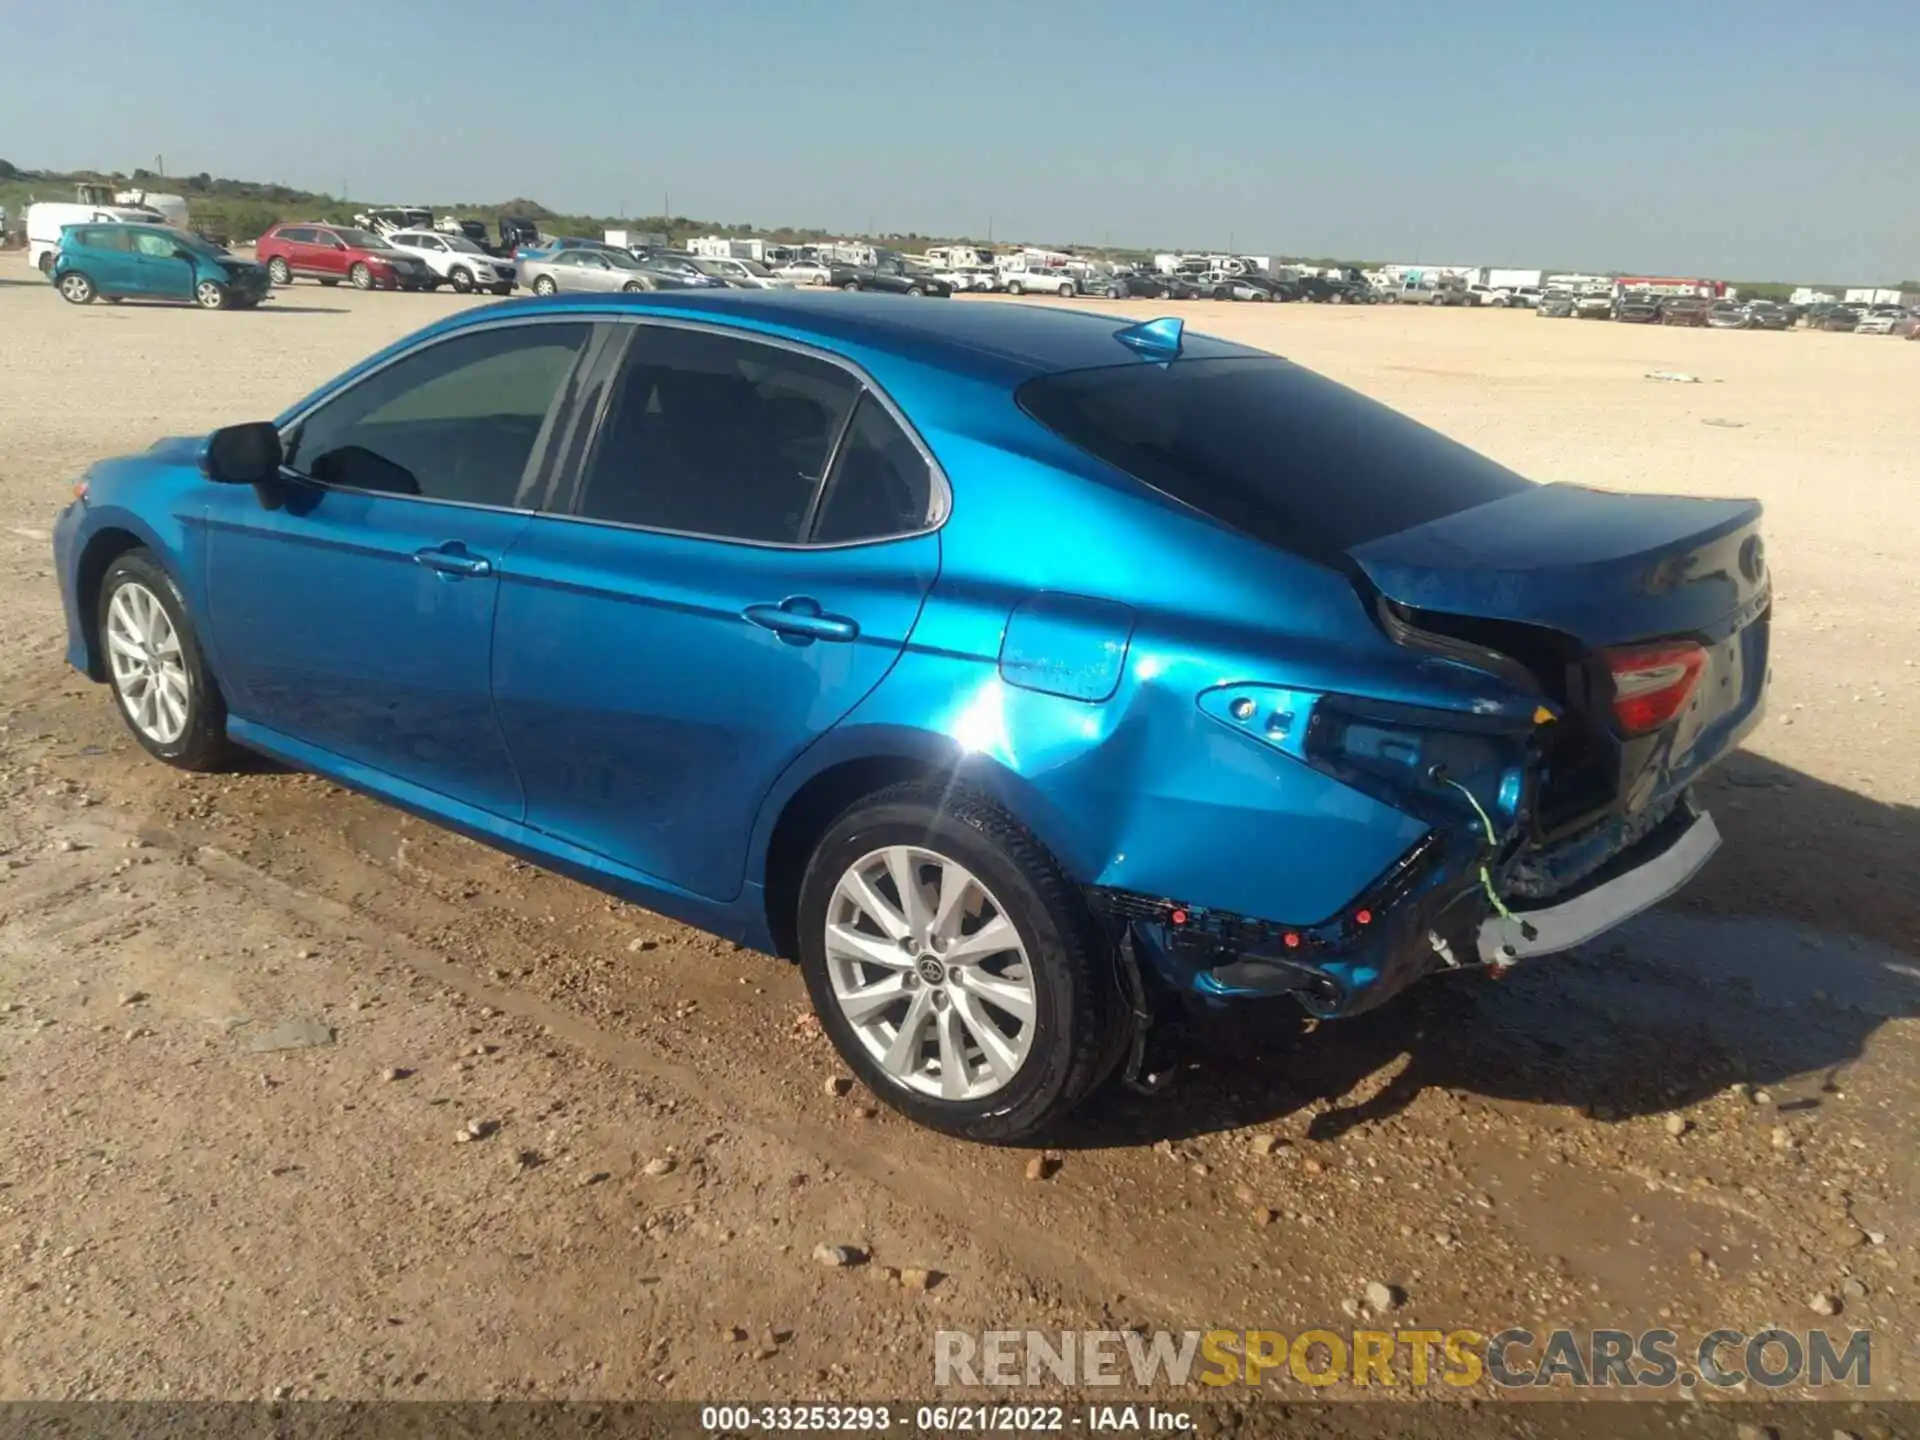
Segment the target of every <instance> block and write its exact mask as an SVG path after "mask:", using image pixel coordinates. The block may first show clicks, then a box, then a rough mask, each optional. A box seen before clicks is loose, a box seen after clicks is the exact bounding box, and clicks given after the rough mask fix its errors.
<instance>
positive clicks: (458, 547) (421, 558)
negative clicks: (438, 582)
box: [413, 540, 493, 579]
mask: <svg viewBox="0 0 1920 1440" xmlns="http://www.w3.org/2000/svg"><path fill="white" fill-rule="evenodd" d="M413 558H414V559H415V560H416V561H418V562H419V563H420V564H422V565H424V566H426V567H427V568H428V569H429V570H433V571H436V572H438V573H439V574H441V575H445V576H447V577H448V578H449V579H459V578H461V577H464V576H467V575H491V574H492V573H493V562H492V561H491V560H483V559H481V558H480V557H479V556H478V555H474V554H470V553H469V552H468V550H467V547H466V546H464V545H462V544H461V543H460V542H459V541H458V540H449V541H448V542H447V543H446V544H444V545H429V546H428V547H427V548H426V549H425V550H416V551H414V552H413Z"/></svg>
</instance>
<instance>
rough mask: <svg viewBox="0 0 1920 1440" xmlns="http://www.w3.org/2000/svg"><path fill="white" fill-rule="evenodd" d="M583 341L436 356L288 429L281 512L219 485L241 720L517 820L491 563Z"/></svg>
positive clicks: (218, 597) (213, 532) (486, 330)
mask: <svg viewBox="0 0 1920 1440" xmlns="http://www.w3.org/2000/svg"><path fill="white" fill-rule="evenodd" d="M589 333H590V327H589V326H588V325H586V324H583V323H578V322H561V323H552V322H545V321H521V322H519V323H502V324H496V325H490V326H484V327H480V328H476V329H472V330H465V331H460V332H457V333H456V334H454V335H452V336H450V337H442V338H439V339H436V340H433V341H429V342H427V343H426V344H424V345H422V346H421V347H420V348H418V349H416V350H414V351H412V352H410V353H408V354H407V355H404V356H402V357H401V358H400V359H398V360H396V361H394V362H392V363H391V364H389V365H386V366H384V367H382V368H381V369H379V370H377V371H374V372H373V373H371V374H369V375H368V376H366V377H364V378H363V379H361V380H359V381H357V382H355V383H354V384H353V385H351V386H349V387H348V388H347V389H345V390H344V391H341V392H339V393H337V394H335V395H332V396H329V397H328V398H326V399H325V400H323V401H322V402H321V403H320V404H319V406H318V407H316V408H315V409H314V410H313V411H311V412H310V413H309V414H307V415H305V416H303V417H302V418H300V419H298V420H296V421H295V422H294V423H293V424H292V425H291V426H289V427H288V429H287V431H286V443H287V449H288V453H287V472H288V477H287V483H286V498H285V503H284V504H282V505H281V506H280V507H279V508H277V509H266V508H263V507H262V506H261V505H260V503H259V502H258V501H257V500H256V498H255V496H254V493H253V492H252V490H250V489H248V488H245V487H238V486H236V487H214V491H213V498H212V500H211V503H210V512H209V515H208V521H209V530H210V539H209V545H208V559H207V586H208V594H209V597H210V606H209V610H210V614H211V617H212V621H213V642H214V648H215V653H216V655H217V657H218V663H219V666H220V675H221V680H222V682H223V684H224V685H225V686H226V688H227V690H228V692H229V693H228V697H227V698H228V702H229V705H230V707H231V709H232V712H233V714H234V715H235V716H236V717H238V718H239V719H241V720H243V721H248V722H251V723H253V724H255V725H259V726H262V727H265V728H266V729H267V730H268V731H270V732H272V734H271V735H268V736H265V737H263V738H264V739H267V740H271V739H272V738H273V737H274V736H280V737H285V738H286V739H289V740H292V741H294V742H296V743H297V744H298V745H301V746H311V747H314V748H316V749H318V750H320V751H324V752H326V753H328V754H330V755H333V756H337V757H340V758H342V759H344V760H347V761H350V762H353V763H355V764H358V765H364V766H366V767H368V769H370V770H372V771H375V772H379V773H381V774H385V775H388V776H392V777H394V778H397V779H400V780H403V781H406V782H409V783H411V784H414V785H418V786H421V787H423V788H424V789H426V790H429V791H432V792H435V793H436V794H438V795H441V796H444V797H446V798H448V799H451V800H455V801H458V802H460V803H462V804H466V805H471V806H474V807H476V808H478V809H481V810H485V811H487V812H489V813H491V814H494V815H498V816H502V817H505V818H508V819H518V818H519V816H520V813H521V800H520V788H519V783H518V781H517V780H516V779H515V776H514V771H513V765H512V762H511V760H510V759H509V758H508V755H507V750H506V746H505V744H504V742H503V740H502V737H501V734H500V730H499V727H498V725H497V724H496V723H495V720H494V717H493V705H492V697H491V684H492V681H491V675H490V667H491V642H492V630H493V620H494V607H495V602H496V600H497V597H498V594H499V588H500V585H499V565H500V561H501V559H502V557H503V556H504V555H505V554H506V553H507V551H508V550H509V549H510V547H511V546H512V544H513V542H514V540H515V538H516V537H517V536H518V535H519V534H520V533H521V531H522V530H523V529H524V528H525V526H526V524H527V519H528V514H529V512H530V511H531V510H532V509H533V508H535V505H536V503H537V498H536V497H535V496H534V494H533V488H534V486H536V485H537V483H538V481H537V480H536V478H535V477H536V475H537V474H539V473H540V466H541V460H542V456H543V454H544V451H545V447H546V442H547V436H548V433H549V425H550V423H551V422H552V419H553V417H554V414H555V413H556V412H557V410H558V409H559V408H560V405H561V396H562V393H563V391H564V390H565V388H566V385H565V382H566V380H567V377H568V375H569V374H570V373H571V371H572V368H573V366H574V364H575V361H576V360H577V358H578V356H579V355H580V353H581V351H582V349H583V347H584V345H585V343H586V340H587V338H588V336H589Z"/></svg>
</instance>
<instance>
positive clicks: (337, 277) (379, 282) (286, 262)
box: [254, 224, 440, 290]
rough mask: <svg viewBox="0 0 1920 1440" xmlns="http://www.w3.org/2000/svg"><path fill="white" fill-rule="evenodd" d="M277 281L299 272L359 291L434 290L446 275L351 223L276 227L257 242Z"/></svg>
mask: <svg viewBox="0 0 1920 1440" xmlns="http://www.w3.org/2000/svg"><path fill="white" fill-rule="evenodd" d="M254 255H255V258H257V259H258V260H259V262H260V263H261V264H262V265H264V266H266V267H267V274H268V275H270V276H271V277H272V279H273V283H274V284H276V285H291V284H292V283H293V280H294V277H295V276H296V275H305V276H308V277H309V278H311V279H314V280H318V281H319V282H320V283H321V284H322V285H338V284H339V283H340V282H341V281H342V280H349V281H351V282H352V283H353V286H354V288H355V289H357V290H373V289H382V290H431V289H433V288H434V286H435V285H437V284H439V283H440V277H439V276H438V275H435V274H434V273H433V272H432V271H431V270H429V269H428V268H427V266H426V262H425V261H423V260H421V259H420V258H419V257H418V256H414V255H409V254H407V253H406V252H405V251H402V250H396V249H394V248H393V246H391V245H389V244H387V242H386V241H384V240H382V239H381V238H380V237H379V236H378V235H375V234H373V233H372V232H370V231H367V230H356V229H354V228H353V227H352V226H351V225H299V224H294V225H275V226H274V227H273V228H272V229H271V230H269V231H267V233H266V234H264V235H262V236H261V237H260V241H259V243H258V244H257V245H255V246H254Z"/></svg>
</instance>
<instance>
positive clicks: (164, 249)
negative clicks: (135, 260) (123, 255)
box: [133, 230, 182, 260]
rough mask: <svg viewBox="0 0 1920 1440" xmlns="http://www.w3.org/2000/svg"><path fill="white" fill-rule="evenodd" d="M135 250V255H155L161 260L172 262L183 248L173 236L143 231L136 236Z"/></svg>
mask: <svg viewBox="0 0 1920 1440" xmlns="http://www.w3.org/2000/svg"><path fill="white" fill-rule="evenodd" d="M133 248H134V251H135V253H137V254H140V255H153V256H156V257H158V258H159V259H161V260H171V259H173V257H174V255H175V253H176V252H178V251H179V250H180V249H181V248H182V246H181V244H180V242H179V241H178V240H176V239H174V238H173V237H172V236H171V235H161V234H158V233H156V232H155V231H152V230H142V231H139V232H138V233H136V234H135V235H134V237H133Z"/></svg>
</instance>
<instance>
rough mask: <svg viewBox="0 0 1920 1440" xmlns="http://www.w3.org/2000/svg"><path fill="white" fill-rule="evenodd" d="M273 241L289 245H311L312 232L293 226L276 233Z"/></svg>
mask: <svg viewBox="0 0 1920 1440" xmlns="http://www.w3.org/2000/svg"><path fill="white" fill-rule="evenodd" d="M274 239H276V240H284V241H286V242H287V243H288V244H289V245H311V244H312V243H313V231H311V230H308V229H306V228H305V227H303V226H299V225H293V226H289V227H288V228H287V229H285V230H280V231H276V232H275V234H274Z"/></svg>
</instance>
